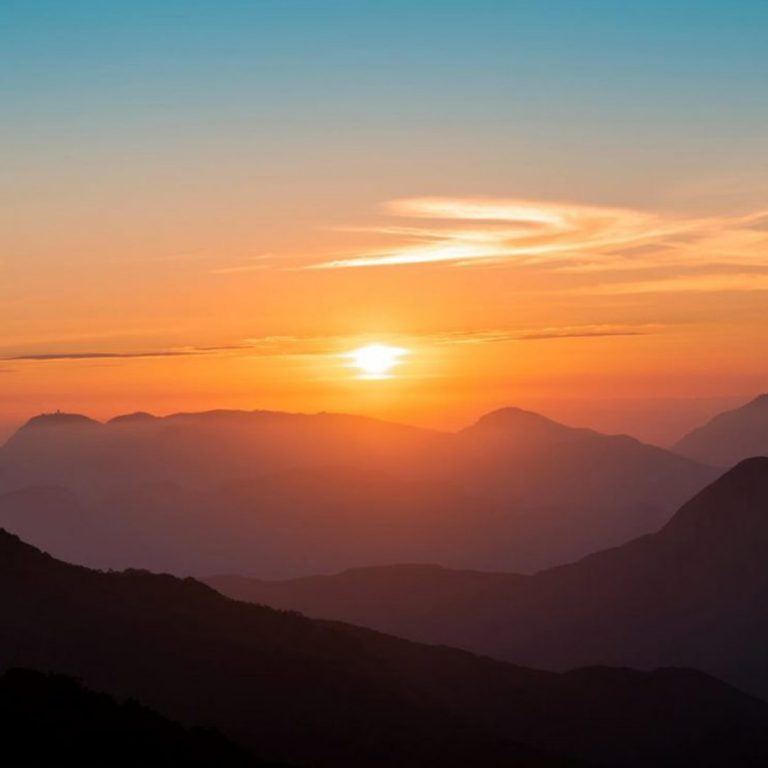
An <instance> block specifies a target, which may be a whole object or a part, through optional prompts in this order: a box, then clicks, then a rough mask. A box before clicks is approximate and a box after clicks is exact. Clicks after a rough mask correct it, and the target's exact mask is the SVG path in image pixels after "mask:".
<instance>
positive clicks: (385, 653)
mask: <svg viewBox="0 0 768 768" xmlns="http://www.w3.org/2000/svg"><path fill="white" fill-rule="evenodd" d="M0 610H2V615H3V626H2V631H1V632H0V669H6V668H9V667H19V666H23V667H30V668H35V669H40V670H53V671H56V672H58V673H63V674H67V675H72V676H75V677H77V678H79V679H81V680H82V681H83V683H84V684H85V685H87V686H88V687H90V688H93V689H95V690H99V691H108V692H111V693H112V694H114V695H116V696H118V697H120V698H123V697H133V698H135V699H137V700H139V701H141V702H143V703H145V704H146V705H148V706H151V707H152V708H154V709H156V710H157V711H159V712H161V713H162V714H163V715H165V716H169V717H173V718H174V719H177V720H180V721H182V722H185V723H191V724H196V725H205V726H211V727H215V728H217V729H220V730H221V731H222V732H223V733H224V734H225V735H226V736H228V737H229V738H231V739H233V740H235V741H236V742H238V743H239V744H241V745H243V746H244V747H246V748H249V749H253V750H254V751H256V752H257V753H258V754H260V755H262V756H264V757H265V758H267V759H275V760H284V761H286V762H291V763H296V764H299V765H301V764H303V765H312V766H318V767H319V768H323V767H324V766H329V768H330V766H334V767H336V768H338V767H343V766H350V768H351V766H355V767H357V768H364V767H365V766H376V767H379V766H382V767H383V766H387V767H389V766H391V767H392V768H395V766H397V767H398V768H407V767H408V766H419V767H421V766H425V767H426V766H436V765H440V766H467V765H482V766H498V767H499V768H501V766H505V768H508V767H509V766H528V767H530V768H533V767H534V766H538V767H541V768H543V767H544V766H547V767H550V768H551V767H553V766H576V765H585V764H586V765H593V766H603V767H606V766H628V767H629V766H633V767H634V766H637V768H639V767H640V766H648V765H655V766H670V767H671V766H679V765H683V764H685V765H706V766H722V767H723V768H726V766H728V767H729V768H734V767H737V766H752V765H759V764H763V763H764V762H765V761H766V760H768V704H765V703H763V702H761V701H759V700H757V699H753V698H751V697H749V696H747V695H744V694H742V693H740V692H738V691H737V690H735V689H733V688H731V687H729V686H727V685H725V684H723V683H720V682H718V681H716V680H714V679H712V678H710V677H708V676H706V675H703V674H701V673H698V672H693V671H687V670H682V669H667V670H660V671H657V672H634V671H631V670H627V669H607V668H597V669H582V670H577V671H574V672H569V673H565V674H558V673H551V672H537V671H533V670H529V669H524V668H520V667H515V666H511V665H508V664H504V663H502V662H497V661H493V660H491V659H485V658H479V657H476V656H472V655H471V654H468V653H466V652H463V651H457V650H452V649H449V648H445V647H432V646H426V645H418V644H415V643H411V642H408V641H406V640H400V639H397V638H393V637H388V636H386V635H381V634H378V633H375V632H373V631H370V630H364V629H359V628H356V627H353V626H349V625H342V624H336V623H331V622H323V621H317V620H310V619H307V618H304V617H302V616H300V615H298V614H291V613H281V612H277V611H274V610H272V609H269V608H264V607H259V606H252V605H247V604H244V603H238V602H235V601H232V600H229V599H227V598H225V597H222V596H221V595H218V594H217V593H216V592H214V591H213V590H211V589H209V588H208V587H206V586H204V585H202V584H200V583H198V582H195V581H193V580H183V581H182V580H179V579H176V578H174V577H171V576H156V575H151V574H148V573H144V572H124V573H114V572H113V573H101V572H96V571H91V570H88V569H86V568H82V567H78V566H72V565H67V564H64V563H61V562H59V561H57V560H54V559H53V558H51V557H49V556H47V555H45V554H43V553H41V552H40V551H38V550H36V549H34V548H32V547H30V546H28V545H26V544H23V543H22V542H21V541H20V540H19V539H18V538H16V537H14V536H12V535H10V534H7V533H5V532H2V533H0Z"/></svg>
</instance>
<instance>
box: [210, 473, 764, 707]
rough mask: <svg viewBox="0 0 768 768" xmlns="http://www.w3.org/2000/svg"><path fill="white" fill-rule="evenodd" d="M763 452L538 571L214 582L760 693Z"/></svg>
mask: <svg viewBox="0 0 768 768" xmlns="http://www.w3.org/2000/svg"><path fill="white" fill-rule="evenodd" d="M766 551H768V459H766V458H756V459H749V460H747V461H744V462H742V463H741V464H739V465H738V466H737V467H735V468H734V469H732V470H731V471H729V472H728V473H726V474H725V475H724V476H723V477H722V478H720V479H719V480H718V481H716V482H715V483H713V484H712V485H711V486H710V487H708V488H707V489H705V490H704V491H702V492H701V493H700V494H698V495H697V496H696V497H694V498H693V499H692V500H691V501H689V502H688V503H687V504H685V505H684V506H683V507H682V508H681V509H680V510H679V512H678V513H677V514H676V515H675V516H674V517H673V518H672V520H671V521H670V522H669V523H668V524H667V525H666V526H664V527H663V528H662V529H661V530H660V531H659V532H658V533H656V534H653V535H648V536H644V537H642V538H639V539H636V540H635V541H632V542H630V543H628V544H626V545H624V546H621V547H617V548H615V549H610V550H606V551H604V552H600V553H597V554H594V555H592V556H590V557H587V558H585V559H583V560H581V561H579V562H575V563H573V564H570V565H566V566H561V567H558V568H553V569H550V570H548V571H543V572H541V573H539V574H536V575H535V576H521V575H517V574H503V573H479V572H466V571H451V570H446V569H443V568H437V567H427V566H403V567H392V568H374V569H359V570H355V571H347V572H345V573H341V574H338V575H336V576H320V577H316V578H305V579H296V580H293V581H285V582H264V581H258V580H249V579H243V578H242V577H236V578H232V577H219V578H215V579H211V580H209V583H211V584H212V585H214V586H216V587H217V588H219V589H221V590H222V591H223V592H225V593H227V594H230V595H233V596H236V597H238V598H240V599H250V600H254V601H257V602H261V603H266V604H269V605H274V606H278V607H284V608H294V609H297V610H301V611H304V612H306V613H308V614H309V615H312V616H323V617H329V618H331V617H332V618H339V619H343V620H346V621H352V622H356V623H360V624H365V625H367V626H371V627H375V628H377V629H380V630H384V631H388V632H392V633H394V634H398V635H401V636H403V637H409V638H412V639H416V640H420V641H426V642H443V643H448V644H451V645H456V646H459V647H463V648H467V649H470V650H473V651H475V652H480V653H486V654H489V655H492V656H496V657H498V658H503V659H508V660H510V661H514V662H515V663H520V664H527V665H532V666H540V667H545V668H550V669H567V668H570V667H574V666H581V665H589V664H612V665H629V666H637V667H646V668H648V667H656V666H665V665H675V666H692V667H696V668H700V669H704V670H706V671H707V672H710V673H712V674H716V675H718V676H721V677H723V678H724V679H726V680H729V681H730V682H733V683H735V684H737V685H739V686H741V687H744V688H746V689H749V690H752V691H755V692H757V693H760V694H761V695H768V666H766V662H765V648H766V646H767V645H768V614H767V613H766V611H765V605H766V600H768V559H766V555H765V553H766Z"/></svg>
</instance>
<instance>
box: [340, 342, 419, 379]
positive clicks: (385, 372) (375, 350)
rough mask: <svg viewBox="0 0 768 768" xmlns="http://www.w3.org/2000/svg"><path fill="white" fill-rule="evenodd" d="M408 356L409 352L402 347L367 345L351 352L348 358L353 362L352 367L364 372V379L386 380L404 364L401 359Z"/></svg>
mask: <svg viewBox="0 0 768 768" xmlns="http://www.w3.org/2000/svg"><path fill="white" fill-rule="evenodd" d="M407 354H408V350H407V349H403V348H402V347H390V346H388V345H386V344H367V345H366V346H364V347H360V348H359V349H355V350H353V351H352V352H350V353H349V355H348V357H349V358H350V359H351V360H352V363H351V365H352V366H353V367H355V368H357V369H359V370H360V371H361V372H362V374H363V378H366V379H386V378H389V375H390V371H391V370H392V369H393V368H394V367H395V366H396V365H399V364H400V363H401V362H402V360H401V359H400V358H401V357H403V355H407Z"/></svg>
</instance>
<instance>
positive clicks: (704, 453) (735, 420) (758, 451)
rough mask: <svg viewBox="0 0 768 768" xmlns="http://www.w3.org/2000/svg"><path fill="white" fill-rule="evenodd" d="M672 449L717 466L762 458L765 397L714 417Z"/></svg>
mask: <svg viewBox="0 0 768 768" xmlns="http://www.w3.org/2000/svg"><path fill="white" fill-rule="evenodd" d="M674 450H675V451H676V452H677V453H679V454H681V455H682V456H688V457H690V458H692V459H694V460H696V461H701V462H704V463H706V464H712V465H713V466H719V467H731V466H733V465H734V464H736V463H737V462H739V461H741V460H742V459H746V458H749V457H750V456H765V455H766V454H768V394H765V395H760V396H759V397H756V398H755V399H754V400H752V401H750V402H749V403H747V404H746V405H743V406H742V407H741V408H736V409H735V410H732V411H726V412H725V413H721V414H719V415H718V416H715V417H714V418H713V419H712V420H710V421H709V422H707V423H706V424H705V425H704V426H702V427H699V428H698V429H694V430H693V431H692V432H689V433H688V434H687V435H685V436H684V437H683V438H681V439H680V440H679V441H678V442H677V443H676V444H675V446H674Z"/></svg>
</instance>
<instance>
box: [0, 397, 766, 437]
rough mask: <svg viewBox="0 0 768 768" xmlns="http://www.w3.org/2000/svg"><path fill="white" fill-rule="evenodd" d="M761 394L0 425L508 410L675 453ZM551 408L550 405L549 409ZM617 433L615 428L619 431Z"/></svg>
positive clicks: (0, 431)
mask: <svg viewBox="0 0 768 768" xmlns="http://www.w3.org/2000/svg"><path fill="white" fill-rule="evenodd" d="M761 394H762V393H755V394H754V395H750V396H743V397H728V398H725V397H721V398H699V399H691V400H690V401H688V402H687V403H686V401H681V400H666V401H664V400H661V401H660V400H659V399H656V400H653V401H639V402H634V408H631V407H628V405H627V403H626V402H625V401H622V405H623V407H621V408H618V409H616V408H615V407H614V408H611V407H610V405H611V401H610V400H609V401H600V402H594V401H587V402H582V403H580V404H579V405H580V406H581V418H579V417H578V415H577V417H576V420H575V421H574V420H569V419H568V416H567V415H566V416H562V415H561V414H574V413H576V414H579V408H578V407H574V406H575V404H574V403H573V402H570V401H567V402H566V403H561V404H560V406H559V408H558V406H557V404H556V403H551V402H550V403H549V407H548V408H546V407H545V408H539V407H528V408H526V407H523V406H521V405H518V404H512V403H507V404H505V405H499V406H497V407H496V408H491V409H489V410H483V411H478V412H477V413H476V414H475V415H474V416H471V415H470V416H468V417H467V418H466V420H462V421H456V422H451V423H449V424H446V423H445V422H435V423H429V422H427V423H417V422H409V421H404V420H399V419H396V418H387V417H386V416H381V415H376V414H366V413H355V412H353V411H325V410H318V411H312V410H307V411H279V410H275V409H270V408H259V407H255V408H227V407H224V408H205V409H201V410H190V411H187V410H181V411H165V412H152V411H149V410H147V409H144V408H135V409H129V410H125V411H116V412H111V411H110V412H106V411H103V410H102V411H98V412H96V411H93V412H91V411H65V410H64V409H59V408H54V409H51V410H47V411H39V412H36V413H30V414H29V415H28V416H27V417H25V418H22V419H20V420H18V421H7V422H5V423H4V422H2V421H0V445H2V444H3V443H4V442H5V441H6V440H7V439H8V438H9V437H11V436H12V435H13V434H14V433H15V432H16V431H17V430H18V429H20V428H21V427H22V426H24V424H26V423H27V422H28V421H29V420H31V419H33V418H35V417H36V416H43V415H46V416H50V415H54V414H57V413H61V414H64V415H81V416H86V417H88V418H91V419H93V420H94V421H97V422H99V423H102V424H105V423H107V422H109V421H110V420H112V419H115V418H117V417H120V416H126V415H132V414H137V413H147V414H149V415H151V416H153V417H156V418H159V419H163V418H168V417H171V416H178V415H196V414H204V413H209V412H215V411H229V412H240V413H253V412H271V413H290V414H295V415H303V416H314V415H318V414H334V415H345V416H360V417H364V418H372V419H379V420H382V421H388V422H392V423H397V424H401V425H403V426H414V427H420V428H423V429H433V430H436V431H441V432H448V433H449V432H455V431H459V430H461V429H464V428H466V427H468V426H470V425H472V424H474V423H475V422H476V421H477V420H478V419H479V418H481V417H482V416H483V415H485V414H488V413H492V412H494V411H497V410H503V409H505V408H519V409H520V410H523V411H528V412H532V413H537V414H539V415H541V416H544V417H546V418H548V419H551V420H552V421H555V422H557V423H559V424H562V425H563V426H566V427H573V428H587V429H594V430H596V431H597V432H601V433H602V434H607V435H628V436H630V437H634V438H636V439H638V440H640V441H641V442H645V443H648V444H649V445H657V446H659V447H662V448H669V447H671V446H672V445H673V444H674V443H675V442H677V440H678V439H679V438H681V437H683V436H684V435H686V434H687V433H688V432H690V431H691V430H692V429H695V428H697V427H700V426H702V425H703V424H704V423H706V422H708V421H709V420H710V418H712V417H713V416H716V415H718V414H719V413H721V412H723V411H726V410H732V409H734V408H740V407H742V406H744V405H746V404H748V403H749V402H751V401H752V400H754V399H755V398H756V397H759V396H760V395H761ZM681 403H682V404H687V405H688V406H689V408H688V409H684V410H683V412H681V410H680V407H681ZM649 404H654V405H655V406H656V408H655V409H654V410H653V411H652V413H653V414H654V415H655V416H656V418H657V420H658V421H657V422H656V423H654V424H653V425H651V426H649V425H648V423H647V416H648V411H647V410H645V409H644V408H643V405H645V406H646V408H647V406H648V405H649ZM544 405H545V406H546V405H547V404H546V403H545V404H544ZM624 424H627V425H629V429H622V428H620V425H624ZM614 427H615V428H614Z"/></svg>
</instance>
